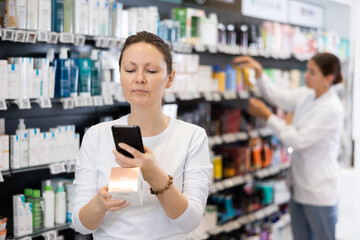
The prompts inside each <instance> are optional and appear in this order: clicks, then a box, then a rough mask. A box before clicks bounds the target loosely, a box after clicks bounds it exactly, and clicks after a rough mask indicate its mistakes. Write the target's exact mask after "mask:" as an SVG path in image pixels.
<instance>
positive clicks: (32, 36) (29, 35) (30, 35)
mask: <svg viewBox="0 0 360 240" xmlns="http://www.w3.org/2000/svg"><path fill="white" fill-rule="evenodd" d="M36 36H37V34H36V32H31V31H28V32H26V37H25V42H27V43H35V42H36Z"/></svg>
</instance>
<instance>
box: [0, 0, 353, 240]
mask: <svg viewBox="0 0 360 240" xmlns="http://www.w3.org/2000/svg"><path fill="white" fill-rule="evenodd" d="M143 2H144V1H143ZM151 4H154V5H158V7H156V6H146V7H145V6H144V7H139V6H138V5H136V4H134V3H131V2H129V1H128V2H127V1H124V2H122V1H121V2H117V1H108V0H105V1H98V0H79V1H78V0H64V1H58V0H18V1H12V0H0V6H1V7H3V6H4V8H3V9H4V10H5V9H6V11H4V13H2V11H1V10H2V9H1V10H0V27H1V28H0V32H1V34H0V36H1V41H0V46H1V45H2V44H6V43H8V42H7V41H8V40H10V41H17V40H16V39H17V37H19V35H18V33H17V32H20V33H21V32H23V33H24V35H26V34H29V33H34V34H35V35H34V36H35V37H34V42H35V45H34V46H36V44H39V45H41V44H44V42H50V41H51V35H52V34H55V35H53V36H58V38H56V40H54V39H52V40H53V43H56V44H57V45H51V47H50V45H49V47H46V49H45V48H44V49H39V48H36V51H38V52H36V53H33V52H30V53H29V51H24V53H23V52H21V50H18V49H16V48H17V47H18V46H24V47H25V48H27V46H25V45H23V44H22V43H21V42H26V41H27V40H26V39H27V38H25V37H24V38H23V39H22V40H20V41H17V42H16V43H14V45H13V46H11V47H10V48H9V51H8V53H7V54H8V55H6V57H4V59H0V86H2V87H1V88H0V101H4V102H5V103H6V107H7V108H8V110H7V111H9V112H11V113H12V114H13V115H12V116H13V117H12V118H11V119H8V116H6V113H5V115H4V114H2V113H0V117H3V118H5V122H6V123H9V127H8V126H7V128H5V126H4V127H2V126H1V121H0V171H1V172H3V173H4V177H5V183H1V184H6V181H7V180H8V179H9V178H8V176H6V175H5V173H8V174H9V175H10V174H12V173H16V171H19V172H21V171H24V172H26V171H31V169H32V167H43V166H46V167H45V169H47V168H48V167H47V166H48V165H52V164H55V163H68V162H69V160H71V162H72V164H73V163H74V160H76V158H77V153H78V150H79V146H80V140H81V136H82V135H83V132H84V131H85V129H86V128H87V127H89V126H90V125H92V124H95V123H97V122H98V121H99V118H100V117H103V116H104V115H107V116H108V115H112V117H119V115H116V116H114V114H115V113H114V112H116V114H120V115H122V114H125V113H126V112H127V111H128V109H127V108H128V105H126V104H118V102H124V98H123V96H122V94H121V85H120V83H119V78H120V76H119V69H118V63H117V61H118V56H119V50H120V49H121V47H122V44H123V42H124V39H125V38H126V37H128V36H130V35H132V34H134V33H136V32H138V31H143V30H146V31H150V32H153V33H157V34H158V35H159V36H160V37H162V38H163V39H164V40H165V41H166V42H168V43H169V45H170V46H171V48H172V50H173V59H174V62H175V64H174V69H175V70H176V75H175V81H174V84H173V86H172V88H171V89H167V90H166V96H165V99H164V102H167V103H177V104H178V118H179V119H182V120H184V121H188V122H192V123H195V124H197V125H199V126H201V127H203V128H204V129H206V131H207V134H208V136H209V145H210V149H211V156H212V160H213V165H214V181H213V183H212V185H211V187H210V196H209V199H208V202H209V205H208V206H207V207H206V211H205V214H204V219H203V221H202V223H201V225H200V227H199V228H198V229H197V234H202V236H203V237H204V236H205V237H204V239H231V237H235V238H237V239H240V237H241V239H252V238H251V237H254V236H256V237H258V239H268V238H269V236H270V235H271V236H272V238H274V239H279V240H280V239H288V236H289V234H290V232H289V229H288V225H289V219H288V218H289V217H288V214H287V210H286V203H287V201H288V197H289V192H288V191H287V189H286V186H285V181H284V180H283V179H279V180H278V179H276V180H274V179H273V178H274V176H275V175H276V176H281V177H283V175H285V174H286V171H287V168H288V165H289V162H290V160H289V152H288V149H287V148H285V147H283V146H281V145H280V144H279V141H278V140H277V139H276V138H274V137H271V133H263V132H262V130H263V127H264V123H263V122H261V121H258V120H256V119H251V118H250V117H249V116H248V115H247V113H246V104H247V103H246V100H247V99H248V97H249V96H250V95H255V96H256V87H255V86H254V85H255V84H254V83H255V82H256V81H255V73H254V71H253V70H252V69H248V68H242V67H241V66H240V67H239V66H234V65H232V64H231V62H232V58H233V56H234V55H238V54H249V55H252V56H256V57H258V58H259V59H260V61H262V60H264V61H267V62H268V64H267V66H266V68H265V69H264V73H265V74H266V75H268V76H269V78H270V79H271V80H272V82H273V83H274V84H275V85H277V86H281V87H285V88H289V89H290V88H296V87H299V86H303V85H304V76H303V75H304V72H303V70H304V69H305V64H304V62H303V60H306V59H308V58H309V57H310V56H312V55H314V54H315V53H316V52H325V51H330V52H333V53H335V54H337V55H338V56H339V57H340V58H341V59H342V60H346V59H348V58H349V40H348V39H346V38H342V37H340V36H339V35H338V34H337V33H336V32H335V31H331V30H330V29H329V30H328V29H309V28H303V27H300V26H293V25H288V24H283V23H276V22H270V21H263V22H259V21H254V22H252V21H251V20H250V21H249V20H247V19H245V20H243V19H242V18H241V19H231V18H230V17H229V19H224V18H223V17H222V16H221V15H219V14H217V13H216V12H206V11H205V10H204V9H200V8H202V7H197V8H196V7H187V6H186V7H183V6H179V5H176V4H172V9H167V10H164V9H163V8H162V7H161V6H160V4H159V3H158V2H155V1H151ZM135 5H136V6H135ZM144 5H145V3H144ZM146 5H148V3H147V2H146ZM12 13H14V14H12ZM160 16H166V18H162V19H160ZM220 16H221V17H220ZM12 30H13V32H11V31H12ZM8 31H10V33H11V34H13V35H11V37H9V38H8V36H9V35H7V34H6V33H7V32H8ZM43 36H45V38H43ZM67 37H68V39H67ZM77 37H84V44H85V45H86V46H85V47H84V48H82V47H78V46H77V45H82V44H78V43H77V42H76V40H75V39H76V38H77ZM9 43H10V42H9ZM11 44H12V43H11ZM6 46H7V45H6ZM14 46H16V47H14ZM41 46H43V45H41ZM48 48H51V49H52V50H50V53H48V54H46V52H45V51H47V50H48ZM106 48H110V49H106ZM34 49H35V48H34ZM84 49H85V50H84ZM189 49H190V50H189ZM193 50H195V53H191V52H192V51H193ZM51 52H52V54H51ZM55 52H56V54H54V53H55ZM224 53H225V54H224ZM217 54H218V55H217ZM226 54H228V55H226ZM45 55H46V57H45ZM0 56H5V55H4V53H2V55H1V54H0ZM218 56H222V57H224V56H225V57H224V58H221V60H217V57H218ZM204 58H206V64H204V63H203V62H204ZM223 59H225V60H223ZM282 59H289V62H292V65H291V67H282V66H281V64H282V63H284V62H285V61H283V60H282ZM282 61H283V62H282ZM209 62H210V63H209ZM219 62H221V64H219ZM169 96H170V98H168V97H169ZM95 97H100V99H101V104H100V103H99V102H97V101H98V100H96V98H95ZM109 98H110V100H109ZM23 99H31V103H32V104H31V108H32V109H31V111H33V110H34V112H35V111H39V112H40V114H39V115H40V116H41V117H38V116H37V117H34V118H32V116H31V115H32V112H27V113H26V115H25V114H23V112H22V111H26V110H17V109H14V108H15V107H14V106H13V105H14V103H16V102H17V101H21V100H23ZM35 99H36V100H35ZM40 99H49V101H50V103H52V104H53V105H55V106H53V109H52V110H47V109H40V110H39V109H38V108H37V106H36V107H34V101H38V100H40ZM65 99H71V100H73V106H72V108H73V107H74V106H75V108H74V109H73V110H71V111H72V112H71V113H66V111H68V110H63V109H62V108H61V107H59V105H60V104H59V102H61V105H62V107H63V108H64V109H65V108H66V107H65V106H66V101H65ZM86 99H90V100H89V101H90V102H91V103H89V102H87V100H86ZM114 100H115V103H114ZM188 100H190V101H188ZM81 101H83V102H81ZM103 102H104V103H103ZM16 104H17V105H19V104H18V103H16ZM57 104H58V105H57ZM56 105H57V106H56ZM83 106H87V107H83ZM69 108H71V107H69ZM0 109H2V108H1V105H0ZM101 109H103V110H101ZM274 110H275V111H276V114H277V115H278V116H282V117H283V118H289V115H286V114H287V113H284V112H282V111H281V110H278V109H274ZM41 111H44V112H41ZM47 111H48V112H47ZM51 111H52V112H51ZM55 111H58V112H56V113H54V112H55ZM102 111H103V112H102ZM118 112H119V113H118ZM81 114H85V115H84V117H83V118H82V117H80V115H81ZM94 115H95V116H94ZM99 115H100V116H99ZM85 117H87V118H88V119H89V120H87V121H86V123H85V121H84V120H83V119H84V118H85ZM9 118H10V117H9ZM23 118H25V122H24V119H23ZM40 118H44V119H43V120H40ZM57 118H59V120H57ZM17 119H19V124H18V127H17V129H16V128H15V127H16V124H15V121H17ZM46 121H49V123H51V126H57V127H52V128H48V130H47V129H44V128H45V127H43V125H42V124H44V122H46ZM61 121H66V123H59V122H61ZM25 123H26V125H25ZM46 124H48V123H46ZM60 125H61V126H60ZM75 126H76V129H77V131H79V133H75ZM2 128H3V129H5V130H6V131H1V129H2ZM9 129H10V130H9ZM259 129H261V130H259ZM5 133H6V134H5ZM58 166H60V165H58ZM72 166H73V167H74V165H72ZM27 169H29V170H27ZM33 169H36V168H33ZM40 169H41V168H40ZM69 169H71V167H69V168H68V167H66V170H61V171H60V172H64V171H68V172H70V173H68V175H67V176H66V177H67V178H71V177H72V172H73V169H72V170H69ZM274 169H275V170H274ZM40 171H44V170H40ZM34 175H35V174H34ZM36 175H38V176H36V177H35V178H36V179H37V183H34V182H29V185H28V186H24V185H23V184H24V183H20V182H21V181H22V180H21V178H20V177H19V178H17V176H15V175H11V178H13V179H14V180H13V181H14V182H16V188H15V190H14V191H16V192H13V193H12V194H11V195H14V196H13V198H12V201H13V203H14V204H13V209H12V210H13V212H12V214H13V215H11V213H8V212H6V214H7V215H6V216H5V217H7V218H8V219H11V220H12V221H11V222H12V223H13V224H11V225H13V226H9V224H8V229H2V228H1V227H0V239H1V237H2V236H5V235H6V234H7V233H10V234H11V235H14V236H24V235H27V234H31V233H33V231H34V230H41V229H43V228H53V227H56V224H62V225H64V226H65V228H66V227H67V225H66V223H69V222H71V214H72V197H73V195H72V194H73V191H74V189H73V185H72V184H71V183H69V182H66V181H63V180H59V181H51V184H50V183H49V182H46V183H45V182H43V183H42V185H43V186H42V187H41V189H42V195H41V194H40V192H41V191H40V190H39V189H38V188H39V187H38V186H37V184H39V182H40V181H41V180H44V179H45V177H43V176H41V175H42V174H36ZM140 175H141V174H140ZM51 178H53V176H51ZM139 178H140V177H139ZM253 180H254V181H253ZM140 182H141V181H140V180H139V181H138V182H137V183H140ZM0 187H1V185H0ZM24 187H31V188H34V189H29V188H27V189H25V191H24V194H17V193H20V192H22V190H23V189H24ZM53 190H54V191H53ZM55 192H56V193H55ZM141 192H142V191H135V194H136V198H137V199H136V200H134V202H133V203H138V202H139V204H141V203H142V198H141ZM15 193H16V194H15ZM41 196H42V197H41ZM139 199H140V200H139ZM137 200H138V201H137ZM4 202H6V203H8V202H9V201H8V200H4ZM2 203H3V202H2ZM41 204H44V206H45V208H44V209H43V210H41V209H40V207H39V206H40V205H41ZM133 205H134V204H133ZM30 209H32V211H31V210H30ZM2 215H3V214H2V212H0V216H2ZM29 219H31V220H29ZM255 220H256V221H255ZM1 222H2V219H1V218H0V226H1ZM55 223H56V224H55ZM4 231H5V233H4ZM73 234H74V233H73V232H71V235H73ZM69 239H70V238H69ZM193 239H201V238H200V237H199V238H196V237H194V238H193Z"/></svg>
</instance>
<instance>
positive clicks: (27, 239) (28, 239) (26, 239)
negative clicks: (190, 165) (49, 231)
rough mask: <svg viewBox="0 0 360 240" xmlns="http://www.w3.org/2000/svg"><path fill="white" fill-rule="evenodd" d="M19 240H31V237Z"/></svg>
mask: <svg viewBox="0 0 360 240" xmlns="http://www.w3.org/2000/svg"><path fill="white" fill-rule="evenodd" d="M19 240H31V237H22V238H20V239H19Z"/></svg>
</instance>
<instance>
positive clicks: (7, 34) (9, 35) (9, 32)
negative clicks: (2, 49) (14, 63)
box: [1, 28, 15, 41]
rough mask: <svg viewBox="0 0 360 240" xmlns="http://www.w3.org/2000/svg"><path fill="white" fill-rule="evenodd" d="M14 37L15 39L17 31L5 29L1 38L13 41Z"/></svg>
mask: <svg viewBox="0 0 360 240" xmlns="http://www.w3.org/2000/svg"><path fill="white" fill-rule="evenodd" d="M14 37H15V30H13V29H6V28H3V30H2V37H1V38H2V40H5V41H13V40H14Z"/></svg>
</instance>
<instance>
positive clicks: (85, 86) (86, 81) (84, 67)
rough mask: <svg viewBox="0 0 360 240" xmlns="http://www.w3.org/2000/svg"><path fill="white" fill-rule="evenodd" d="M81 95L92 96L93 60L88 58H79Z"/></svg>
mask: <svg viewBox="0 0 360 240" xmlns="http://www.w3.org/2000/svg"><path fill="white" fill-rule="evenodd" d="M79 95H80V96H84V97H90V96H91V60H90V59H88V58H80V59H79Z"/></svg>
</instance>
